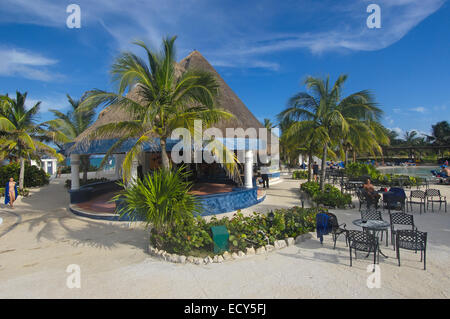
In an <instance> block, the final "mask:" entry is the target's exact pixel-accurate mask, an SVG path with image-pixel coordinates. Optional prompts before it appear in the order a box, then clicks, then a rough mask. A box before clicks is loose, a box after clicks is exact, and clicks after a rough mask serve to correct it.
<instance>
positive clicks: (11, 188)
mask: <svg viewBox="0 0 450 319" xmlns="http://www.w3.org/2000/svg"><path fill="white" fill-rule="evenodd" d="M17 195H18V192H17V184H16V182H15V181H14V178H12V177H11V178H10V179H9V182H7V183H6V187H5V205H8V203H9V205H10V206H11V208H14V206H13V205H14V202H15V201H16V198H17Z"/></svg>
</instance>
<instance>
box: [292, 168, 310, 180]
mask: <svg viewBox="0 0 450 319" xmlns="http://www.w3.org/2000/svg"><path fill="white" fill-rule="evenodd" d="M292 178H293V179H307V178H308V171H307V170H304V171H293V172H292Z"/></svg>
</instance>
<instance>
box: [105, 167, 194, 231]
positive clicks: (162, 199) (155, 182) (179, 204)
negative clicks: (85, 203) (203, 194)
mask: <svg viewBox="0 0 450 319" xmlns="http://www.w3.org/2000/svg"><path fill="white" fill-rule="evenodd" d="M188 177H189V173H188V172H186V171H185V170H184V167H183V166H182V167H179V168H178V169H165V168H162V169H158V170H155V171H154V172H152V173H151V174H147V175H146V176H144V178H143V179H142V180H141V179H137V180H133V181H132V183H130V184H129V185H128V187H125V185H124V184H123V183H119V184H120V185H121V186H122V187H123V188H124V189H123V190H122V191H121V192H119V193H118V194H117V195H116V196H115V197H114V198H113V199H112V200H113V201H118V202H119V203H120V204H119V207H118V212H119V213H120V215H121V216H128V217H129V218H130V219H131V220H141V221H145V222H146V225H147V226H148V225H150V224H151V226H152V227H153V229H155V231H156V232H157V233H161V232H163V231H166V230H167V229H168V228H170V227H173V226H174V225H175V223H177V222H183V220H186V219H188V218H193V215H194V214H196V213H200V211H201V204H200V203H199V200H198V198H197V197H196V196H194V195H192V194H190V193H189V191H190V189H191V187H192V183H191V182H187V180H188Z"/></svg>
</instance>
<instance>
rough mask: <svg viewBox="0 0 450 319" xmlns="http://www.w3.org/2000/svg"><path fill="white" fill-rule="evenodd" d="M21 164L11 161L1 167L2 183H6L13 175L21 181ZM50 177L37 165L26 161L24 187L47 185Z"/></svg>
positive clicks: (0, 177) (0, 178)
mask: <svg viewBox="0 0 450 319" xmlns="http://www.w3.org/2000/svg"><path fill="white" fill-rule="evenodd" d="M19 174H20V164H19V163H11V164H8V165H4V166H2V167H0V185H6V183H7V182H9V179H10V178H11V177H12V178H14V180H15V181H16V182H19ZM49 181H50V177H49V175H48V174H46V173H45V171H44V170H43V169H41V168H39V167H37V166H33V165H30V164H28V163H25V175H24V187H38V186H43V185H47V184H48V183H49Z"/></svg>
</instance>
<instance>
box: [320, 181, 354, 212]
mask: <svg viewBox="0 0 450 319" xmlns="http://www.w3.org/2000/svg"><path fill="white" fill-rule="evenodd" d="M313 201H314V202H316V203H317V204H318V205H319V204H322V205H325V206H328V207H338V208H345V206H346V205H350V204H351V203H352V196H351V195H350V194H343V193H342V192H341V191H340V190H339V189H338V188H336V187H334V186H332V185H329V184H327V185H325V189H324V191H323V192H318V193H316V194H315V195H314V196H313Z"/></svg>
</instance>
